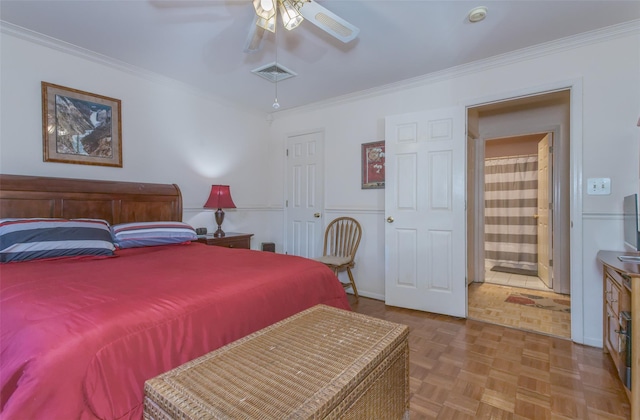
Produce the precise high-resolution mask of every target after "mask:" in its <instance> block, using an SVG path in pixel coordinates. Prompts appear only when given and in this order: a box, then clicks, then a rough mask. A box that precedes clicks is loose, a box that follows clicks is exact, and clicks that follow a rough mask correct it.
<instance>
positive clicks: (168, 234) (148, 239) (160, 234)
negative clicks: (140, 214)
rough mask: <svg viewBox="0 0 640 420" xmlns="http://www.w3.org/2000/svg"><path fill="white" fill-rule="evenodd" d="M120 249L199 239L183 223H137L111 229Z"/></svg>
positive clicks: (124, 224) (194, 232)
mask: <svg viewBox="0 0 640 420" xmlns="http://www.w3.org/2000/svg"><path fill="white" fill-rule="evenodd" d="M111 232H112V233H113V238H114V240H115V243H116V246H117V247H118V248H123V249H124V248H137V247H143V246H157V245H169V244H181V243H184V242H190V241H195V240H197V239H198V236H197V235H196V231H195V230H194V229H193V227H191V226H190V225H188V224H186V223H183V222H135V223H122V224H119V225H115V226H112V227H111Z"/></svg>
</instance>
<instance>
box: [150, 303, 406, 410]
mask: <svg viewBox="0 0 640 420" xmlns="http://www.w3.org/2000/svg"><path fill="white" fill-rule="evenodd" d="M408 333H409V328H408V327H407V326H404V325H400V324H394V323H391V322H387V321H383V320H380V319H376V318H372V317H369V316H366V315H361V314H356V313H353V312H349V311H344V310H341V309H335V308H332V307H329V306H325V305H318V306H315V307H313V308H311V309H308V310H306V311H304V312H301V313H299V314H297V315H294V316H292V317H290V318H287V319H285V320H284V321H281V322H278V323H276V324H274V325H272V326H270V327H267V328H265V329H263V330H260V331H258V332H256V333H254V334H251V335H249V336H247V337H244V338H242V339H240V340H238V341H235V342H233V343H231V344H229V345H227V346H225V347H222V348H220V349H218V350H215V351H213V352H211V353H209V354H206V355H204V356H202V357H200V358H198V359H195V360H193V361H191V362H188V363H186V364H184V365H182V366H180V367H178V368H175V369H173V370H171V371H169V372H166V373H164V374H162V375H160V376H158V377H156V378H153V379H150V380H148V381H147V382H146V383H145V402H144V418H145V419H277V420H282V419H308V418H313V419H325V418H327V419H334V418H341V419H343V418H353V419H401V418H408V413H409V347H408V341H407V336H408Z"/></svg>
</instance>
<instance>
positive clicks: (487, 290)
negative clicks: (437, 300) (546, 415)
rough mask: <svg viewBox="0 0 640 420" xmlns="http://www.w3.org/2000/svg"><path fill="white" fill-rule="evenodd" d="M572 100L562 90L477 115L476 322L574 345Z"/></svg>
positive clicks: (472, 237) (472, 178)
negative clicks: (571, 341) (570, 189)
mask: <svg viewBox="0 0 640 420" xmlns="http://www.w3.org/2000/svg"><path fill="white" fill-rule="evenodd" d="M569 102H570V91H569V90H560V91H555V92H549V93H544V94H540V95H533V96H529V97H525V98H518V99H513V100H506V101H501V102H497V103H491V104H486V105H480V106H477V107H473V108H469V109H468V136H469V138H468V140H469V141H468V145H469V147H468V165H469V179H468V199H469V200H472V201H473V202H474V204H473V205H472V206H471V208H473V209H474V212H473V214H469V218H468V232H469V249H468V255H471V258H468V261H469V267H468V274H469V276H468V282H469V290H468V314H469V318H472V319H480V320H484V321H488V322H493V323H498V324H501V325H508V326H513V327H516V328H521V329H526V330H531V331H536V332H541V333H545V334H550V335H555V336H559V337H565V338H570V337H571V320H570V299H571V298H570V296H569V293H570V281H571V279H570V267H569V263H568V262H569V251H570V249H569V240H568V238H569V235H568V229H569V223H570V222H569V202H568V198H567V197H568V191H564V195H563V190H565V189H567V188H568V184H569V182H568V180H569V178H570V177H569V150H570V149H569V138H570V137H569V116H570V103H569ZM547 143H549V144H547ZM540 185H541V186H542V188H539V186H540ZM547 187H548V189H547ZM565 232H566V234H564V233H565ZM541 277H542V278H541Z"/></svg>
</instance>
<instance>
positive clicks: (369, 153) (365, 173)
mask: <svg viewBox="0 0 640 420" xmlns="http://www.w3.org/2000/svg"><path fill="white" fill-rule="evenodd" d="M375 188H384V140H382V141H376V142H373V143H364V144H362V189H363V190H368V189H375Z"/></svg>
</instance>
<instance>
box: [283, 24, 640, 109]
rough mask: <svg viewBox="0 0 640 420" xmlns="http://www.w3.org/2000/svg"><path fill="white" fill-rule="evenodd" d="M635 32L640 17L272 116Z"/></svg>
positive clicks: (414, 86) (380, 93)
mask: <svg viewBox="0 0 640 420" xmlns="http://www.w3.org/2000/svg"><path fill="white" fill-rule="evenodd" d="M632 35H640V19H635V20H631V21H629V22H625V23H621V24H618V25H613V26H608V27H606V28H601V29H597V30H594V31H589V32H584V33H582V34H578V35H573V36H569V37H566V38H560V39H556V40H553V41H549V42H546V43H543V44H538V45H534V46H531V47H527V48H522V49H519V50H516V51H511V52H508V53H504V54H499V55H496V56H493V57H489V58H486V59H482V60H477V61H472V62H470V63H467V64H461V65H459V66H454V67H450V68H448V69H444V70H440V71H437V72H433V73H429V74H425V75H422V76H418V77H414V78H410V79H405V80H402V81H399V82H395V83H391V84H387V85H383V86H377V87H374V88H371V89H366V90H361V91H358V92H354V93H350V94H347V95H342V96H337V97H334V98H330V99H327V100H325V101H319V102H315V103H312V104H309V105H304V106H300V107H297V108H292V109H287V110H283V111H279V112H274V113H272V114H271V115H273V117H272V120H273V119H277V118H278V117H283V116H288V115H294V114H296V113H300V112H308V111H313V110H318V109H322V108H326V107H329V106H335V105H339V104H345V103H351V102H355V101H358V100H362V99H366V98H371V97H377V96H381V95H385V94H388V93H392V92H397V91H399V90H409V89H413V88H416V87H421V86H425V85H429V84H433V83H437V82H441V81H446V80H451V79H455V78H458V77H461V76H467V75H470V74H474V73H477V72H478V71H483V70H489V69H492V68H497V67H502V66H505V65H509V64H513V63H517V62H519V61H523V60H531V59H534V58H538V57H542V56H546V55H551V54H555V53H558V52H563V51H568V50H572V49H575V48H579V47H583V46H588V45H593V44H596V43H599V42H605V41H609V40H614V39H618V38H624V37H628V36H632Z"/></svg>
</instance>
